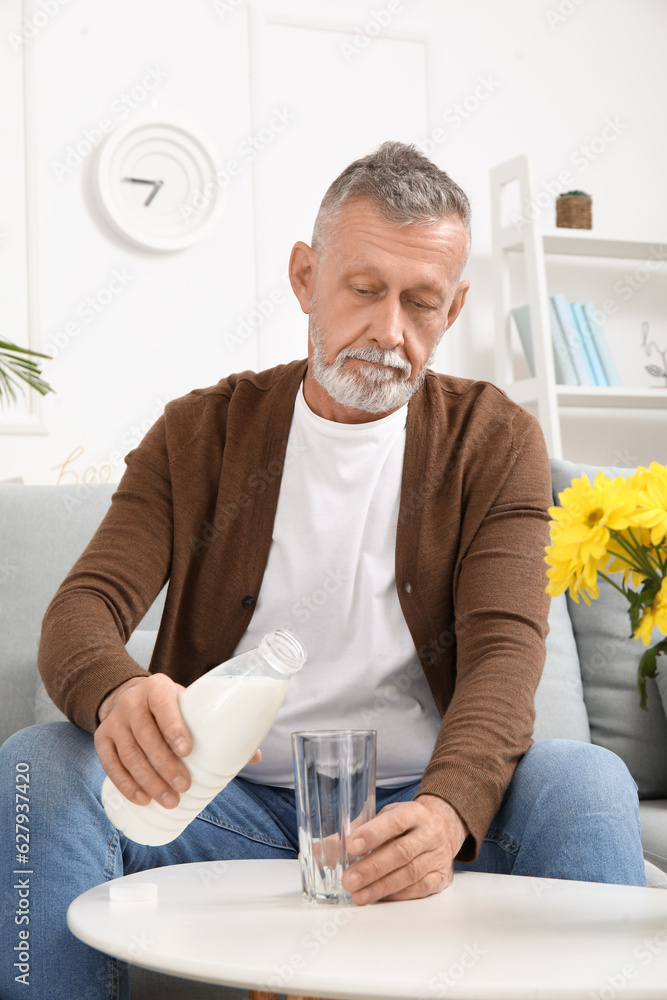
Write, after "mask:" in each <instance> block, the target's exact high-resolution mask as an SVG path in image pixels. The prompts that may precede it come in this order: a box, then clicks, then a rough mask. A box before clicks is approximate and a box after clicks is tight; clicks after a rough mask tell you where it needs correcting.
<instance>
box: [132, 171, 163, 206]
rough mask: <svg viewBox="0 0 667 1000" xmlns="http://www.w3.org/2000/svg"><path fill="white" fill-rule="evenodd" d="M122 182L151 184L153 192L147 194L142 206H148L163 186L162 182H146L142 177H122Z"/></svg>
mask: <svg viewBox="0 0 667 1000" xmlns="http://www.w3.org/2000/svg"><path fill="white" fill-rule="evenodd" d="M123 180H124V181H130V182H131V183H132V184H152V185H153V190H152V191H151V193H150V194H149V196H148V198H147V199H146V201H145V202H144V205H145V206H146V205H150V203H151V202H152V200H153V198H154V197H155V195H156V194H157V193H158V191H159V190H160V188H161V187H162V186H163V184H164V181H147V180H144V179H143V178H142V177H123Z"/></svg>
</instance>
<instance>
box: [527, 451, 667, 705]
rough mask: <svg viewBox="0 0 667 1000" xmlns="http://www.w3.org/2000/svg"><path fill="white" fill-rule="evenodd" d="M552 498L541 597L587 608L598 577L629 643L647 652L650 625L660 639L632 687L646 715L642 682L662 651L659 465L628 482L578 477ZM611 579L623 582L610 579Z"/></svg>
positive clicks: (663, 506)
mask: <svg viewBox="0 0 667 1000" xmlns="http://www.w3.org/2000/svg"><path fill="white" fill-rule="evenodd" d="M558 499H559V500H560V502H561V506H560V507H550V508H549V514H550V515H551V517H552V518H553V520H552V521H551V522H550V527H551V545H548V546H547V547H546V550H545V551H546V556H545V561H546V563H547V564H548V566H549V569H548V570H547V576H548V577H549V583H548V585H547V588H546V589H547V593H548V594H551V595H552V597H556V596H558V595H559V594H562V593H564V592H565V591H566V590H569V593H570V596H571V597H572V599H573V600H574V601H576V602H577V603H578V602H579V596H580V595H581V596H582V597H583V599H584V601H585V602H586V603H587V604H589V605H590V599H591V598H592V599H593V600H595V599H596V598H597V597H598V596H599V587H598V577H601V578H602V579H603V580H605V581H606V582H607V583H608V584H609V585H610V586H612V587H615V588H616V590H618V591H620V592H621V593H622V594H623V595H624V596H625V597H626V598H627V601H628V605H629V606H628V614H629V616H630V629H631V633H630V634H631V635H632V636H634V638H635V639H641V641H642V642H643V643H644V645H645V646H648V645H649V643H650V641H651V634H652V632H653V628H654V627H657V628H658V629H659V631H660V632H662V634H663V635H664V636H666V638H664V639H661V640H660V641H659V642H657V643H655V644H654V645H653V646H651V647H650V648H649V649H647V650H646V652H645V653H644V654H643V656H642V658H641V660H640V662H639V670H638V674H637V687H638V689H639V695H640V704H641V707H642V708H643V709H644V710H646V678H647V677H655V676H656V675H657V665H656V660H657V658H658V656H659V655H660V654H661V653H664V652H667V580H666V579H665V577H666V574H667V538H666V536H667V466H662V465H659V464H658V463H657V462H652V463H651V466H650V468H649V469H645V468H644V467H643V466H639V468H638V469H637V470H636V471H635V472H634V473H633V474H632V475H631V476H629V477H628V478H625V477H623V476H616V478H614V479H612V478H610V477H609V476H607V475H605V473H604V472H598V474H597V475H596V477H595V480H594V482H593V483H591V482H590V480H589V479H588V476H586V475H585V474H584V475H582V477H581V479H573V480H572V485H571V486H570V487H568V488H567V489H565V490H563V492H562V493H561V494H559V497H558ZM611 573H622V574H623V576H622V578H619V579H617V580H612V578H611V576H610V574H611Z"/></svg>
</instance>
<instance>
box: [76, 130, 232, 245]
mask: <svg viewBox="0 0 667 1000" xmlns="http://www.w3.org/2000/svg"><path fill="white" fill-rule="evenodd" d="M216 160H217V158H216V155H215V152H214V151H213V150H212V149H211V147H210V144H209V142H208V140H206V139H205V138H204V137H203V136H201V135H200V134H199V133H198V132H196V131H195V130H193V129H192V128H190V126H185V125H182V124H180V123H177V122H172V121H164V120H159V121H146V120H141V121H132V122H128V123H127V124H125V125H123V126H122V127H119V128H116V129H115V130H114V131H113V132H111V133H110V134H109V135H108V137H107V138H106V139H105V140H104V142H103V144H102V146H101V147H100V150H99V153H98V156H97V158H96V162H95V166H94V170H93V188H94V192H95V197H96V200H97V203H98V206H99V208H100V211H101V213H102V215H103V217H104V219H105V221H106V222H107V223H108V224H109V225H111V226H112V228H113V229H114V230H115V231H116V232H117V233H119V234H120V235H121V236H123V237H124V238H125V239H127V240H129V241H130V242H131V243H133V244H134V245H135V246H139V247H143V248H144V249H147V250H157V251H169V250H182V249H184V248H185V247H189V246H192V244H193V243H195V242H196V241H197V240H199V239H201V237H203V236H205V235H207V234H208V233H209V232H210V231H211V229H212V228H213V227H214V225H215V224H216V223H217V222H218V220H219V217H220V213H221V211H222V209H223V207H224V202H225V200H226V197H225V194H224V191H223V189H222V188H221V186H220V184H218V183H217V181H216V175H217V169H218V168H217V162H216Z"/></svg>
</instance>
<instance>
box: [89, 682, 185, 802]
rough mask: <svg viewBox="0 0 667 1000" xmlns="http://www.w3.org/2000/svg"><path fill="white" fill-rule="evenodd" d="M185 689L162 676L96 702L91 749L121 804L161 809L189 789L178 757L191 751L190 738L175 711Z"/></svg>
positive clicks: (126, 685)
mask: <svg viewBox="0 0 667 1000" xmlns="http://www.w3.org/2000/svg"><path fill="white" fill-rule="evenodd" d="M184 690H185V688H184V687H183V685H182V684H176V683H175V682H174V681H172V679H171V678H170V677H167V675H166V674H159V673H158V674H150V676H148V677H131V678H130V680H128V681H125V683H124V684H121V685H120V687H118V688H116V689H115V691H112V692H111V694H110V695H109V696H108V697H107V698H105V699H104V701H103V702H102V704H101V706H100V709H99V712H98V715H99V718H100V725H99V726H98V728H97V730H96V732H95V749H96V750H97V756H98V757H99V758H100V762H101V764H102V767H103V768H104V770H105V771H106V773H107V774H108V775H109V777H110V778H111V780H112V781H113V783H114V785H115V786H116V788H117V789H118V791H119V792H121V793H122V794H123V795H124V796H125V797H126V798H127V799H129V800H130V801H131V802H136V803H137V804H138V805H142V806H145V805H148V803H149V802H150V800H151V799H152V798H153V799H156V800H157V801H158V802H159V803H160V804H161V805H163V806H166V808H167V809H172V808H173V807H174V806H176V805H178V801H179V796H178V792H184V791H186V789H188V788H189V787H190V773H189V771H188V769H187V768H186V767H185V765H184V764H183V761H182V760H181V759H180V758H181V757H186V756H187V755H188V754H189V753H190V752H191V751H192V737H191V736H190V733H189V732H188V729H187V726H186V725H185V722H184V721H183V716H182V715H181V712H180V709H179V707H178V696H179V694H180V692H181V691H184Z"/></svg>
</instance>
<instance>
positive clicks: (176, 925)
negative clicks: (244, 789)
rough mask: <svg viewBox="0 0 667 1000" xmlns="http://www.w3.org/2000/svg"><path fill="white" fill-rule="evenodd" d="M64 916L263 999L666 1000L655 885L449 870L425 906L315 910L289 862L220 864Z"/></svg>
mask: <svg viewBox="0 0 667 1000" xmlns="http://www.w3.org/2000/svg"><path fill="white" fill-rule="evenodd" d="M147 882H148V883H152V884H153V885H154V886H157V892H156V897H157V898H154V899H148V900H144V901H137V900H134V899H132V898H127V899H110V892H109V887H110V886H114V894H116V893H118V892H119V891H120V892H121V893H122V892H123V891H124V890H125V887H126V886H127V887H128V893H129V892H130V890H131V888H132V887H133V886H134V887H135V888H136V883H147ZM150 891H151V890H149V894H150ZM152 892H153V894H155V889H153V890H152ZM143 894H144V893H142V892H139V895H143ZM67 922H68V925H69V927H70V930H71V931H72V932H73V933H74V934H76V936H77V937H79V938H80V939H81V940H82V941H85V942H86V944H89V945H92V946H93V947H94V948H98V949H99V950H100V951H104V952H106V953H108V954H110V955H114V956H116V957H117V958H120V959H123V960H125V961H127V962H130V963H133V964H135V965H140V966H144V967H145V968H148V969H154V970H157V971H160V972H165V973H169V974H171V975H176V976H183V977H186V978H189V979H196V980H202V981H204V982H211V983H221V984H226V985H228V986H236V987H242V988H248V989H260V990H267V991H271V992H273V993H291V994H301V995H305V996H313V997H325V998H346V997H350V998H358V1000H360V998H372V1000H380V998H390V997H397V998H402V1000H408V998H420V1000H425V998H434V1000H435V998H437V997H447V998H448V1000H566V998H567V1000H574V998H576V1000H615V998H616V997H619V998H620V1000H635V998H640V997H642V998H643V997H653V998H656V1000H657V998H660V1000H665V997H667V892H664V891H660V890H658V889H639V888H635V887H631V886H616V885H605V884H599V883H593V882H568V881H560V880H556V879H538V878H523V877H521V876H514V875H484V874H478V873H475V872H461V873H457V874H456V875H455V876H454V881H453V883H452V885H451V886H450V887H449V888H447V889H446V890H444V892H442V893H439V894H438V895H435V896H429V897H427V898H426V899H420V900H409V901H405V902H398V903H375V904H372V905H370V906H364V907H356V906H327V905H321V904H320V905H318V904H312V903H307V902H305V901H304V900H303V899H302V897H301V885H300V878H299V870H298V862H297V861H220V862H208V863H201V864H188V865H173V866H171V867H167V868H159V869H154V870H151V871H147V872H142V873H139V874H136V875H128V876H126V877H125V878H123V879H116V880H115V881H114V882H112V883H106V884H104V885H99V886H96V887H95V888H93V889H89V890H88V891H87V892H84V893H82V895H80V896H79V897H78V898H77V899H75V900H74V902H73V903H72V904H71V906H70V908H69V911H68V915H67Z"/></svg>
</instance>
